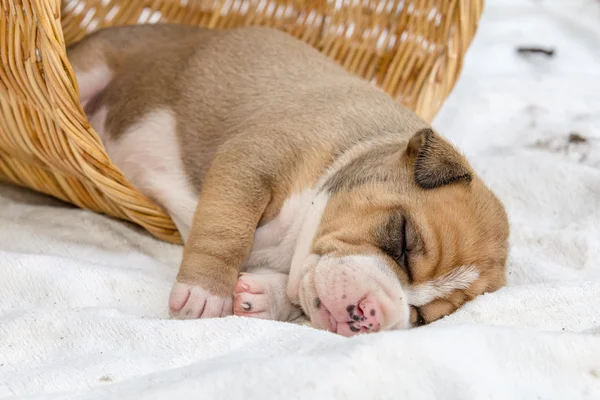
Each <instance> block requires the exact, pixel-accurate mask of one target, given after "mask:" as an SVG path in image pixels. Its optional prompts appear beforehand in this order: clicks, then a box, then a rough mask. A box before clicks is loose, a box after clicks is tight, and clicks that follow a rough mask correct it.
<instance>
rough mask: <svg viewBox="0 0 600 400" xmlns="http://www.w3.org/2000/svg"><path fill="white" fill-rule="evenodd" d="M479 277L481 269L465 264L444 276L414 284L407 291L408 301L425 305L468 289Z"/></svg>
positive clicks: (416, 304)
mask: <svg viewBox="0 0 600 400" xmlns="http://www.w3.org/2000/svg"><path fill="white" fill-rule="evenodd" d="M478 278H479V271H477V269H476V268H475V267H474V266H472V265H468V266H467V265H463V266H462V267H459V268H456V269H454V270H453V271H450V272H449V273H447V274H446V275H444V276H441V277H439V278H436V279H433V280H431V281H428V282H425V283H420V284H418V285H415V286H412V287H411V288H409V289H408V290H407V291H406V292H407V294H408V302H409V303H410V304H411V305H413V306H417V307H419V306H423V305H425V304H428V303H430V302H432V301H433V300H435V299H439V298H444V297H446V296H448V295H449V294H450V293H452V292H453V291H454V290H457V289H467V288H468V287H469V286H470V285H471V284H472V283H473V282H475V281H476V280H477V279H478Z"/></svg>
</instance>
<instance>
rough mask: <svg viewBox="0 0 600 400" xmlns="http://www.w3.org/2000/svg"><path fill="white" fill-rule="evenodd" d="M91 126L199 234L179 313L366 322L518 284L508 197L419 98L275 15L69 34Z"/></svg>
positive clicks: (433, 310)
mask: <svg viewBox="0 0 600 400" xmlns="http://www.w3.org/2000/svg"><path fill="white" fill-rule="evenodd" d="M68 58H69V60H70V62H71V64H72V66H73V68H74V71H75V74H76V77H77V82H78V85H79V91H80V95H81V102H82V105H83V107H84V109H85V112H86V114H87V116H88V119H89V121H90V124H91V126H92V127H93V128H94V130H95V131H96V132H97V133H98V134H99V136H100V138H101V140H102V142H103V143H104V146H105V148H106V151H107V153H108V154H109V156H110V157H111V159H112V160H113V162H114V163H115V164H116V165H117V166H118V167H119V168H120V169H121V171H123V173H124V175H125V177H126V178H127V179H128V180H129V181H130V182H131V183H132V184H133V185H134V186H136V187H137V188H138V189H139V190H140V191H142V192H143V193H144V194H145V195H147V196H148V197H150V198H151V199H153V200H154V201H155V202H156V203H157V204H159V205H160V206H162V207H163V208H164V209H165V210H166V212H168V214H169V215H170V216H171V217H172V219H173V221H174V222H175V224H176V225H177V228H178V230H179V231H180V232H181V235H182V237H183V239H184V242H185V246H184V252H183V260H182V262H181V266H180V269H179V273H178V275H177V281H176V282H175V284H174V286H173V289H172V291H171V296H170V299H169V306H170V310H171V314H172V315H173V316H176V317H180V318H210V317H222V316H226V315H230V314H231V313H233V314H235V315H238V316H246V317H254V318H268V319H274V320H280V321H289V320H292V319H294V318H296V317H298V316H299V315H300V314H301V313H302V312H303V313H305V314H306V316H308V318H309V319H310V322H311V324H312V325H313V326H314V327H315V328H319V329H326V330H329V331H332V332H337V333H339V334H342V335H345V336H350V335H354V334H357V333H365V332H375V331H380V330H388V329H400V328H408V327H411V326H418V325H422V324H424V323H428V322H431V321H435V320H437V319H439V318H441V317H443V316H445V315H448V314H450V313H452V312H453V311H455V310H456V309H457V308H459V307H460V306H461V305H462V304H464V303H465V302H467V301H469V300H471V299H473V298H474V297H476V296H478V295H480V294H482V293H484V292H492V291H495V290H497V289H498V288H500V287H501V286H503V285H504V284H505V263H506V258H507V238H508V233H509V228H508V222H507V217H506V214H505V211H504V208H503V206H502V204H501V203H500V202H499V201H498V199H497V198H496V197H495V196H494V194H493V193H492V192H491V191H490V190H489V189H488V188H487V187H486V186H485V185H484V183H483V182H482V181H481V180H480V178H479V177H478V176H477V175H476V174H475V172H474V171H473V170H472V168H471V167H470V166H469V164H468V162H467V161H466V159H465V158H464V157H463V156H462V155H461V154H460V153H459V152H458V151H457V150H456V149H455V148H454V147H453V146H452V145H451V144H450V143H449V142H447V141H446V140H445V139H443V138H442V137H440V136H439V135H438V134H437V133H435V132H434V131H433V130H432V129H431V128H430V127H429V126H428V125H427V124H426V123H425V122H424V121H422V120H421V119H420V118H419V117H417V115H415V114H414V113H413V112H412V111H410V110H408V109H406V108H404V107H402V106H401V105H399V104H398V103H397V102H396V101H394V100H393V99H392V98H391V97H389V96H388V95H387V94H385V93H384V92H383V91H381V90H380V89H377V88H376V87H374V86H373V85H371V84H369V83H368V82H365V81H363V80H362V79H360V78H358V77H355V76H352V75H350V74H349V73H347V72H346V71H345V70H344V69H343V68H341V67H340V66H338V65H337V64H336V63H334V62H333V61H330V60H329V59H328V58H327V57H326V56H324V55H323V54H321V53H319V52H318V51H317V50H315V49H313V48H312V47H310V46H309V45H307V44H304V43H303V42H301V41H299V40H296V39H294V38H293V37H291V36H289V35H287V34H285V33H283V32H280V31H276V30H270V29H266V28H257V27H254V28H240V29H232V30H222V31H220V30H219V31H218V30H204V29H200V28H195V27H190V26H182V25H169V24H164V25H152V26H148V25H147V26H132V27H121V28H110V29H106V30H101V31H98V32H96V33H94V34H91V35H89V36H88V37H87V38H85V39H84V40H82V41H81V42H79V43H76V44H75V45H73V46H71V47H70V48H69V49H68Z"/></svg>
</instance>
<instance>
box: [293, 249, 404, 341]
mask: <svg viewBox="0 0 600 400" xmlns="http://www.w3.org/2000/svg"><path fill="white" fill-rule="evenodd" d="M300 300H301V304H302V307H303V308H304V310H305V311H307V310H310V311H309V312H307V315H309V317H310V318H311V322H312V324H313V326H314V327H315V328H318V329H326V330H329V331H331V332H335V333H338V334H340V335H343V336H352V335H356V334H359V333H370V332H377V331H379V330H387V329H396V328H406V327H408V326H409V323H408V320H409V311H408V303H407V299H406V298H405V295H404V291H403V290H402V286H401V284H400V281H399V280H398V278H397V277H396V276H395V274H394V273H393V271H392V270H391V269H390V267H389V266H388V265H387V264H386V262H385V261H384V260H382V259H380V258H379V257H377V256H361V255H352V256H345V257H332V256H323V257H321V259H320V260H319V262H318V263H317V265H316V266H315V267H314V268H313V269H312V270H311V271H308V272H307V274H306V275H305V276H304V278H303V280H302V283H301V287H300Z"/></svg>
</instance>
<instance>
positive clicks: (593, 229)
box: [0, 0, 600, 400]
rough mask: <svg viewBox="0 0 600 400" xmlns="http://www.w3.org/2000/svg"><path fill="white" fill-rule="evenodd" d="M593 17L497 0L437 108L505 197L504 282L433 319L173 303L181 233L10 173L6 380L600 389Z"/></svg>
mask: <svg viewBox="0 0 600 400" xmlns="http://www.w3.org/2000/svg"><path fill="white" fill-rule="evenodd" d="M598 20H600V4H599V3H598V2H597V1H595V0H570V1H568V2H567V1H564V0H554V1H551V0H545V1H542V0H537V1H534V0H530V1H525V0H511V1H502V2H501V1H499V0H497V1H492V0H488V1H487V10H486V14H485V18H484V20H483V21H482V25H481V30H480V32H479V35H478V37H477V40H476V42H475V44H474V47H473V48H472V50H471V52H470V53H469V56H468V58H467V65H466V68H465V70H464V74H463V75H462V77H461V80H460V83H459V85H458V86H457V87H456V90H455V92H454V93H453V95H452V96H451V98H450V99H449V101H448V103H447V104H446V105H445V106H444V109H443V110H442V113H441V114H440V116H439V118H438V119H437V121H436V123H435V126H436V128H438V129H439V130H440V131H442V132H443V133H445V134H446V135H448V136H449V137H450V138H451V139H452V140H453V141H454V142H455V143H457V144H458V145H459V146H460V147H461V148H462V149H463V150H464V151H465V152H466V153H467V155H468V156H469V157H470V159H471V160H472V162H473V164H474V166H475V168H476V169H477V170H478V171H479V172H480V174H481V175H482V176H483V177H484V179H485V180H486V181H487V182H488V183H489V185H490V186H491V187H492V188H493V189H494V190H495V191H496V192H497V193H498V195H499V196H500V197H501V198H502V200H503V201H504V203H505V205H506V208H507V210H508V212H509V216H510V220H511V224H512V236H511V245H512V250H511V255H510V260H509V272H508V274H509V286H508V287H506V288H503V289H501V290H500V291H498V292H496V293H493V294H487V295H484V296H481V297H479V298H477V299H476V300H474V301H473V302H471V303H469V304H467V305H465V306H464V307H463V308H462V309H461V310H459V311H458V312H456V313H455V314H453V315H451V316H449V317H447V318H445V319H443V320H441V321H439V322H437V323H434V324H432V325H430V326H427V327H423V328H418V329H414V330H410V331H398V332H386V333H379V334H373V335H367V336H361V337H355V338H350V339H346V338H343V337H340V336H336V335H334V334H330V333H327V332H322V331H316V330H313V329H311V328H308V327H303V326H297V325H292V324H284V323H277V322H271V321H257V320H252V319H243V318H236V317H230V318H227V319H217V320H197V321H171V320H168V319H167V312H166V305H167V297H168V293H169V290H170V286H171V284H172V282H173V279H174V277H175V274H176V270H177V266H178V261H179V257H180V256H181V249H180V248H179V247H177V246H172V245H168V244H165V243H161V242H159V241H157V240H154V239H152V238H150V237H149V236H148V235H147V234H145V233H144V232H142V231H141V230H139V229H137V228H136V227H134V226H132V225H129V224H125V223H122V222H118V221H115V220H112V219H110V218H107V217H104V216H100V215H95V214H93V213H91V212H88V211H83V210H78V209H74V208H71V207H68V206H66V205H64V204H62V203H59V202H57V201H55V200H51V199H49V198H46V197H44V196H41V195H38V194H33V193H30V192H27V191H24V190H21V189H16V188H13V187H10V186H6V185H0V398H5V397H11V396H27V395H29V396H32V398H45V399H47V398H72V399H74V398H77V399H84V398H85V399H92V398H94V399H95V398H119V399H125V398H135V399H139V398H165V399H171V398H188V397H195V398H201V399H216V398H226V399H269V398H274V399H280V398H285V399H290V398H302V399H307V398H308V399H311V398H312V399H321V398H327V399H333V398H339V399H350V398H357V399H358V398H361V399H365V398H367V399H370V398H389V399H402V398H406V399H484V398H495V399H511V400H512V399H535V398H540V399H578V398H589V399H600V260H599V259H600V169H599V168H600V163H599V162H598V160H600V146H598V142H599V141H600V112H599V110H600V41H599V40H600V39H599V38H600V28H599V27H598V24H597V22H598ZM521 44H524V45H547V46H555V47H556V50H557V52H556V53H555V56H554V57H551V58H547V57H545V56H536V57H523V56H519V55H517V54H516V52H515V46H517V45H521ZM569 134H576V135H577V136H571V143H569V140H568V139H569ZM581 138H584V139H581ZM577 139H580V140H577ZM582 140H585V141H584V142H581V141H582Z"/></svg>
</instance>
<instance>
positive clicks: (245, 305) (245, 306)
mask: <svg viewBox="0 0 600 400" xmlns="http://www.w3.org/2000/svg"><path fill="white" fill-rule="evenodd" d="M242 308H243V309H244V310H247V311H250V310H251V309H252V303H250V302H249V301H246V302H244V303H242Z"/></svg>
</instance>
